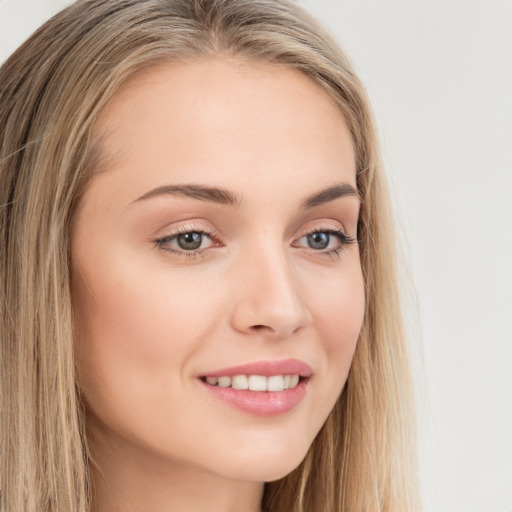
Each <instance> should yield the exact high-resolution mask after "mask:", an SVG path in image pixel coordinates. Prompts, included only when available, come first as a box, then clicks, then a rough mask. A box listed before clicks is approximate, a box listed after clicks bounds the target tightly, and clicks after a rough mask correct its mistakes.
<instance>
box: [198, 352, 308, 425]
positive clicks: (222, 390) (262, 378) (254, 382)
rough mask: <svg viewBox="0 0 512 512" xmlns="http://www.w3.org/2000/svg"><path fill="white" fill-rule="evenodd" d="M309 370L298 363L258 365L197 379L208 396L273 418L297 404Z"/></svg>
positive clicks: (304, 390) (303, 391) (256, 363)
mask: <svg viewBox="0 0 512 512" xmlns="http://www.w3.org/2000/svg"><path fill="white" fill-rule="evenodd" d="M312 373H313V372H312V370H311V368H310V366H309V365H307V364H306V363H304V362H302V361H299V360H297V359H287V360H279V361H257V362H253V363H249V364H245V365H241V366H235V367H231V368H224V369H223V370H218V371H214V372H211V373H210V372H209V373H206V374H203V375H202V376H200V378H199V380H200V382H201V383H202V384H203V386H204V388H205V389H206V390H207V391H209V392H210V393H211V396H213V397H215V398H217V399H219V400H221V401H222V402H227V403H228V405H230V406H234V407H235V408H237V409H239V410H242V411H244V412H246V413H250V414H255V415H258V416H275V415H278V414H283V413H286V412H288V411H290V410H292V409H293V408H295V407H296V406H298V405H299V404H300V402H301V401H302V399H303V398H304V396H305V395H306V391H307V388H308V384H309V381H310V378H311V376H312Z"/></svg>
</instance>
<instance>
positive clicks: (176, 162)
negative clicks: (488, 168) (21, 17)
mask: <svg viewBox="0 0 512 512" xmlns="http://www.w3.org/2000/svg"><path fill="white" fill-rule="evenodd" d="M96 128H97V132H98V134H100V135H101V136H102V137H103V138H104V141H105V147H106V151H107V153H108V155H109V156H111V157H112V159H111V160H112V161H111V163H110V164H109V166H108V169H106V170H104V171H102V172H99V173H98V174H96V175H95V177H94V178H93V179H92V181H91V182H90V185H89V186H88V188H87V190H86V192H85V194H84V196H83V198H82V200H81V203H80V205H79V208H78V211H77V214H76V218H75V222H74V227H73V233H72V283H73V286H72V292H73V301H74V308H75V314H76V322H77V333H78V335H77V340H76V360H77V368H78V378H79V384H80V387H81V390H82V392H83V396H84V399H85V401H86V404H87V429H88V436H89V443H90V447H91V452H92V457H93V460H94V464H93V468H92V474H93V480H94V488H95V510H96V511H101V512H103V511H110V512H116V511H121V510H122V511H123V512H131V511H144V512H148V511H149V512H170V511H173V512H174V511H183V510H187V511H188V512H194V511H196V510H197V511H199V510H201V511H204V510H208V511H209V512H217V511H218V512H221V511H222V512H226V511H237V512H255V511H258V510H260V503H261V497H262V493H263V482H265V481H271V480H275V479H278V478H281V477H283V476H285V475H286V474H288V473H289V472H290V471H292V470H293V469H294V468H295V467H296V466H297V465H298V464H299V463H300V462H301V460H302V459H303V458H304V456H305V454H306V452H307V450H308V448H309V446H310V444H311V442H312V441H313V439H314V437H315V436H316V434H317V433H318V431H319V429H320V428H321V426H322V425H323V423H324V422H325V420H326V418H327V416H328V414H329V412H330V411H331V409H332V407H333V406H334V404H335V402H336V400H337V398H338V397H339V395H340V392H341V391H342V389H343V386H344V384H345V381H346V378H347V375H348V372H349V368H350V364H351V361H352V357H353V353H354V350H355V347H356V343H357V338H358V335H359V331H360V328H361V324H362V320H363V314H364V285H363V278H362V273H361V267H360V259H359V250H358V245H357V243H351V244H343V243H341V242H340V240H339V238H337V236H335V235H334V234H332V233H330V232H332V231H333V230H341V231H342V232H344V233H346V235H348V236H352V237H355V236H356V232H357V220H358V213H359V200H358V198H357V197H356V196H353V195H345V196H343V197H338V198H334V199H332V200H329V201H326V202H324V203H322V204H319V205H317V206H314V207H311V208H307V209H305V208H303V207H302V205H303V202H304V200H305V198H307V197H309V196H311V195H312V194H315V193H317V192H320V191H322V190H324V189H326V188H328V187H332V186H336V185H339V184H340V183H343V184H346V185H351V186H352V187H354V188H355V187H356V177H355V176H356V173H355V160H354V151H353V147H352V142H351V136H350V133H349V130H348V128H347V125H346V123H345V121H344V119H343V118H342V116H341V114H340V113H339V111H338V110H337V109H336V107H335V105H334V103H333V102H332V101H331V100H330V98H329V97H328V96H327V95H326V94H325V93H324V92H323V90H322V89H321V88H320V87H319V86H317V85H316V84H314V83H313V82H312V81H311V80H310V79H309V78H307V77H305V76H303V75H302V74H300V73H299V72H297V71H294V70H291V69H288V68H286V67H282V66H279V65H277V64H266V63H265V64H263V63H253V62H242V61H239V60H235V59H228V58H221V57H219V58H217V59H209V60H207V59H205V60H203V61H195V62H193V63H185V62H176V63H172V64H165V65H162V66H160V67H158V68H153V69H152V70H150V71H146V72H145V73H144V74H142V75H139V76H137V77H136V78H134V79H132V80H131V81H130V82H129V83H128V84H127V85H125V86H124V87H123V88H122V89H121V90H120V91H119V92H118V93H117V94H116V95H115V97H114V98H113V99H112V100H111V101H110V103H109V105H108V106H107V108H106V110H105V111H104V112H103V114H102V116H101V118H100V119H99V121H98V124H97V127H96ZM183 184H188V185H203V186H209V187H219V188H222V189H226V190H228V191H229V192H230V193H231V194H233V195H235V196H236V199H237V203H236V204H233V205H229V204H218V203H216V202H214V201H208V200H201V199H197V198H192V197H186V196H183V195H176V194H173V195H171V194H159V195H155V196H153V197H150V198H146V199H142V200H137V199H138V198H140V197H142V196H144V195H145V194H147V193H148V192H149V191H151V190H154V189H155V188H158V187H161V186H167V185H171V186H174V185H183ZM178 229H180V230H181V231H187V232H192V231H196V232H208V233H212V235H211V237H208V236H206V235H200V237H201V238H200V241H201V246H200V248H199V252H198V253H194V254H192V255H191V253H192V252H193V251H190V250H188V251H187V250H184V249H183V248H182V247H180V246H179V240H178V238H176V236H175V235H177V230H178ZM312 232H315V233H317V236H318V233H320V236H324V238H323V239H324V240H325V239H327V241H328V245H327V246H326V247H325V248H322V249H318V246H315V247H311V239H310V238H308V236H307V235H308V234H310V233H312ZM322 233H323V235H322ZM173 236H174V238H172V237H173ZM164 237H167V239H166V240H165V241H164V242H160V243H158V242H156V241H157V240H161V239H162V238H164ZM180 240H182V239H180ZM333 250H337V251H338V253H337V254H336V253H332V251H333ZM329 251H331V252H329ZM187 252H188V254H187ZM288 358H296V359H299V360H302V361H304V362H306V363H307V364H309V365H310V367H311V368H312V371H313V375H312V377H311V378H310V381H309V383H308V385H307V391H306V394H305V397H304V399H303V400H302V402H301V403H300V404H299V405H298V406H296V407H295V408H293V409H292V410H291V411H289V412H286V413H284V414H280V415H277V416H270V417H264V416H258V415H254V414H250V413H247V412H244V411H241V410H239V409H237V408H235V407H234V406H232V405H231V404H229V403H226V402H222V401H220V400H219V399H217V398H216V397H215V396H212V394H211V393H210V392H209V391H208V390H206V389H205V386H204V385H203V384H202V383H201V381H200V380H199V379H198V376H199V375H204V374H206V373H208V372H209V371H210V372H211V371H215V370H218V369H221V368H227V367H231V366H235V365H240V364H245V363H248V362H253V361H262V360H280V359H288Z"/></svg>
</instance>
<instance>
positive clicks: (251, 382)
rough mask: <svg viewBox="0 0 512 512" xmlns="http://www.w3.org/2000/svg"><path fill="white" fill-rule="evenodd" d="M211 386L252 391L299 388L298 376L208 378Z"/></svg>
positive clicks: (207, 380)
mask: <svg viewBox="0 0 512 512" xmlns="http://www.w3.org/2000/svg"><path fill="white" fill-rule="evenodd" d="M206 382H207V383H208V384H210V385H211V386H218V387H220V388H229V387H232V388H233V389H249V390H251V391H283V390H285V389H291V388H294V387H295V386H297V384H298V383H299V376H298V375H272V376H270V377H264V376H263V375H235V376H233V377H206Z"/></svg>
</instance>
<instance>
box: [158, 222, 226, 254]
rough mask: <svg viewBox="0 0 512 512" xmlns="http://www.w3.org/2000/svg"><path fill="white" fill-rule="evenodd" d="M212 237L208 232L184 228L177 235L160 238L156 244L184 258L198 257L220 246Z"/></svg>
mask: <svg viewBox="0 0 512 512" xmlns="http://www.w3.org/2000/svg"><path fill="white" fill-rule="evenodd" d="M212 236H213V235H212V234H210V233H207V232H206V231H200V230H193V229H188V228H183V229H180V230H179V231H178V232H177V233H173V234H171V235H168V236H165V237H162V238H159V239H158V240H156V241H155V243H156V244H157V246H158V247H159V248H161V249H162V250H164V251H168V252H172V253H176V254H178V255H183V256H196V255H199V254H201V253H203V252H204V251H206V250H207V249H209V248H210V247H213V246H215V245H218V244H216V243H215V242H214V241H213V240H212Z"/></svg>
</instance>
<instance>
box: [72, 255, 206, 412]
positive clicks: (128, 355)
mask: <svg viewBox="0 0 512 512" xmlns="http://www.w3.org/2000/svg"><path fill="white" fill-rule="evenodd" d="M113 260H114V261H111V262H109V261H103V262H99V261H97V260H95V259H94V258H89V260H88V261H89V262H91V261H92V263H93V264H91V265H88V266H87V265H81V266H80V265H79V264H80V262H79V261H78V262H77V266H79V268H80V274H79V275H74V279H73V282H74V302H75V304H74V305H75V312H76V317H77V320H76V321H77V329H76V331H77V333H78V337H77V340H76V358H77V368H78V377H79V382H80V386H81V388H82V390H83V392H84V396H85V397H86V399H87V400H88V402H89V404H90V405H91V406H95V407H93V408H95V409H96V408H97V409H100V408H101V409H102V410H104V409H106V408H108V409H109V410H110V411H115V410H117V408H119V409H120V408H121V407H122V404H124V405H125V406H126V405H129V404H126V401H127V400H128V402H129V401H133V402H134V403H135V402H137V401H138V400H139V399H140V402H141V403H144V402H145V401H147V397H148V396H150V397H155V400H156V398H157V397H156V396H155V390H159V389H161V390H164V389H167V390H168V389H170V387H172V386H174V385H177V384H180V381H181V382H183V381H184V379H185V376H184V372H185V369H186V367H187V366H186V363H187V361H188V360H189V358H191V357H192V356H193V354H194V352H195V350H196V347H199V345H200V341H201V340H202V339H204V337H205V336H206V335H207V333H208V332H209V331H210V330H211V329H212V325H213V324H214V323H215V319H216V314H215V310H214V308H215V304H216V303H215V301H212V300H211V297H212V294H211V293H210V291H209V290H208V286H207V284H205V283H201V282H198V280H197V279H193V278H192V277H191V278H189V279H187V278H186V277H185V278H183V277H182V278H181V279H180V280H177V279H176V276H174V278H173V279H171V278H170V277H169V278H166V275H165V273H164V272H162V271H161V268H158V265H152V266H147V265H144V268H143V265H142V264H141V265H140V267H139V265H137V264H135V263H134V261H133V259H131V260H130V259H129V258H114V259H113ZM95 261H96V264H94V262H95ZM126 261H129V262H130V263H129V264H127V263H126ZM148 269H149V270H148ZM76 274H78V273H76ZM184 290H193V293H183V291H184ZM205 297H209V298H210V300H205ZM198 318H201V322H198ZM144 397H146V398H144ZM98 412H99V411H98Z"/></svg>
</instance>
